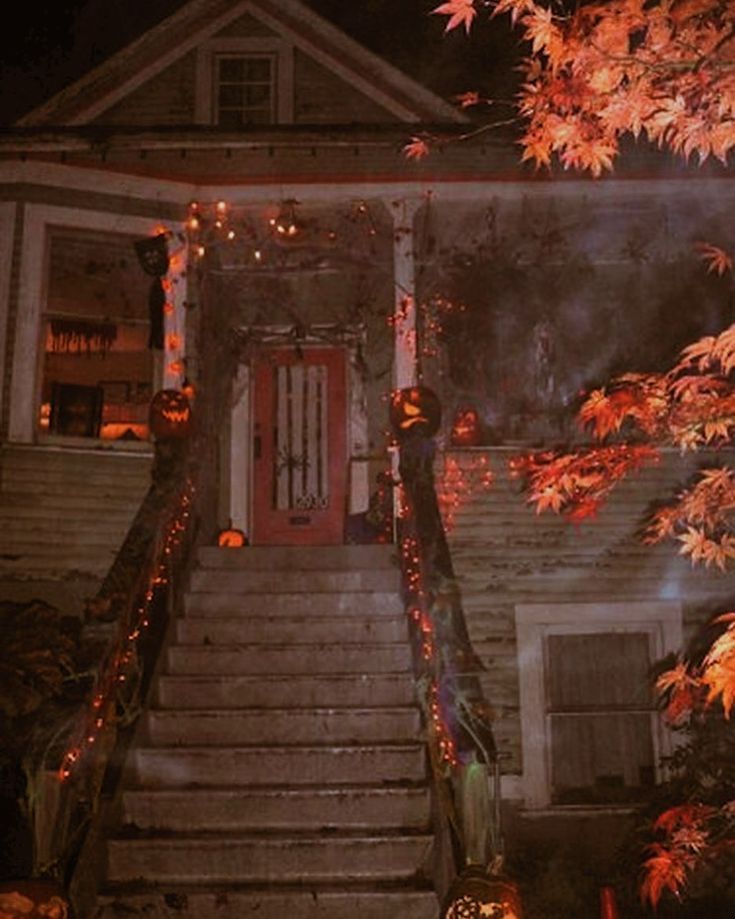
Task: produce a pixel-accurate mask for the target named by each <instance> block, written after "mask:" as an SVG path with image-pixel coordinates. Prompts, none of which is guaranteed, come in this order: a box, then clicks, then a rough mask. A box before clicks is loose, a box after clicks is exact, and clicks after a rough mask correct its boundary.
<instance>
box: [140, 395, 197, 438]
mask: <svg viewBox="0 0 735 919" xmlns="http://www.w3.org/2000/svg"><path fill="white" fill-rule="evenodd" d="M148 419H149V425H150V429H151V433H152V434H153V435H155V437H156V439H157V440H181V439H183V438H185V437H188V436H189V433H190V432H191V405H190V404H189V400H188V399H187V398H186V396H185V395H184V393H182V392H179V390H178V389H161V390H159V392H157V393H156V394H155V396H154V397H153V399H152V400H151V405H150V410H149V413H148Z"/></svg>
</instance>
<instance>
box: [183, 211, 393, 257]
mask: <svg viewBox="0 0 735 919" xmlns="http://www.w3.org/2000/svg"><path fill="white" fill-rule="evenodd" d="M186 233H187V238H188V245H189V251H190V253H191V254H192V256H193V257H194V260H195V261H196V260H200V259H202V258H204V256H205V255H206V254H207V252H208V251H209V250H210V249H212V248H219V247H222V246H227V247H228V248H229V249H230V250H237V252H238V255H239V258H240V259H241V260H242V262H243V264H244V265H245V266H247V265H248V264H249V265H250V267H252V268H254V269H256V268H258V267H259V266H262V267H267V266H269V265H277V264H278V263H279V262H280V261H282V259H283V250H284V249H288V248H291V247H293V246H296V245H297V244H304V245H305V244H309V245H311V246H314V247H326V248H328V249H329V248H334V247H335V245H336V244H337V243H343V244H344V245H345V247H346V248H347V249H351V250H354V249H355V244H356V242H357V241H358V240H359V239H360V238H361V239H362V240H363V241H364V242H366V243H367V244H368V246H369V244H370V241H371V240H372V239H373V238H374V237H376V236H377V235H378V223H377V222H376V220H375V218H374V216H373V213H372V211H371V208H370V206H369V204H368V203H367V202H366V201H362V200H359V201H355V202H353V203H352V204H350V205H349V206H348V207H347V209H346V210H341V211H339V212H338V213H334V214H331V215H330V216H329V217H328V218H327V219H319V218H318V217H317V216H316V214H314V213H312V214H309V215H308V216H306V215H305V214H304V209H303V206H302V204H301V202H300V201H297V200H296V199H295V198H284V199H283V200H281V201H279V202H277V203H275V204H273V205H267V206H256V205H250V206H243V205H231V204H230V203H228V202H227V201H224V200H220V201H216V202H214V203H209V204H206V203H201V202H198V201H192V202H191V204H190V205H189V213H188V217H187V220H186Z"/></svg>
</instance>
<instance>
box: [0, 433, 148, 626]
mask: <svg viewBox="0 0 735 919" xmlns="http://www.w3.org/2000/svg"><path fill="white" fill-rule="evenodd" d="M150 468H151V453H150V451H147V452H146V449H145V447H141V448H140V449H139V450H138V451H137V452H130V451H125V450H112V449H109V448H108V449H97V450H94V449H73V448H59V447H37V446H18V445H6V446H4V447H3V449H2V452H0V594H1V595H2V597H3V598H4V599H13V600H28V599H31V598H33V597H40V598H41V599H46V600H47V601H48V602H50V603H52V604H53V605H55V606H57V607H59V608H60V609H62V610H63V611H64V612H68V613H72V614H74V613H76V614H78V613H79V612H80V610H81V608H82V601H83V598H84V597H86V596H90V595H92V594H94V591H95V590H96V587H97V585H98V584H99V582H100V580H101V579H102V578H103V577H104V575H105V573H106V572H107V570H108V568H109V567H110V565H111V563H112V561H113V559H114V558H115V554H116V553H117V551H118V549H119V548H120V545H121V544H122V541H123V538H124V536H125V533H126V532H127V530H128V527H129V526H130V523H131V522H132V520H133V517H134V516H135V513H136V511H137V510H138V507H139V506H140V502H141V501H142V500H143V497H144V495H145V493H146V491H147V489H148V486H149V484H150Z"/></svg>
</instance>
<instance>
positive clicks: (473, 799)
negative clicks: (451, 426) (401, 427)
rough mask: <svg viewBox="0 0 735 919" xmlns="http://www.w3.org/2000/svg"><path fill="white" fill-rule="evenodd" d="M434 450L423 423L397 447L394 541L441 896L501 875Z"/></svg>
mask: <svg viewBox="0 0 735 919" xmlns="http://www.w3.org/2000/svg"><path fill="white" fill-rule="evenodd" d="M434 459H435V444H434V440H433V438H432V437H430V436H427V434H426V432H425V431H424V430H423V429H422V427H421V426H420V425H416V426H415V427H412V429H411V432H410V434H409V436H405V437H401V438H400V444H399V466H398V472H399V480H400V481H399V489H398V493H399V497H398V502H397V504H398V520H397V539H398V545H399V550H400V562H401V570H402V581H403V593H404V601H405V606H406V612H407V615H408V620H409V623H410V636H411V645H412V655H413V665H414V676H415V681H416V688H417V693H418V699H419V702H420V705H421V707H422V709H423V715H424V724H425V728H426V732H427V747H428V754H429V762H430V767H431V775H432V779H433V792H434V802H435V806H434V813H435V816H436V822H435V843H436V845H435V857H434V865H433V868H434V872H433V873H434V882H435V886H436V889H437V893H438V895H439V897H440V899H443V898H444V896H445V894H446V892H447V890H448V888H449V885H450V884H451V882H452V881H453V880H454V879H455V877H456V876H457V875H458V874H460V873H461V872H462V871H463V869H465V868H467V867H468V866H480V867H482V868H483V869H485V868H486V869H488V870H490V871H491V872H493V871H496V870H499V868H500V864H501V862H502V856H503V840H502V836H501V830H500V772H499V765H498V752H497V748H496V744H495V740H494V737H493V732H492V728H491V723H490V722H491V710H490V707H489V705H488V703H487V701H486V700H485V698H484V695H483V691H482V686H481V683H480V678H479V674H480V673H481V672H482V670H483V669H484V668H483V666H482V664H481V662H480V661H479V659H478V657H477V655H476V654H475V652H474V650H473V648H472V643H471V641H470V636H469V634H468V631H467V624H466V621H465V617H464V612H463V609H462V603H461V596H460V591H459V586H458V584H457V579H456V577H455V572H454V568H453V565H452V559H451V554H450V550H449V545H448V542H447V538H446V533H445V530H444V525H443V522H442V518H441V513H440V509H439V503H438V500H437V493H436V487H435V478H434Z"/></svg>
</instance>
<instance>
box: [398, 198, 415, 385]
mask: <svg viewBox="0 0 735 919" xmlns="http://www.w3.org/2000/svg"><path fill="white" fill-rule="evenodd" d="M421 203H422V202H421V201H420V200H416V199H411V200H405V199H404V200H400V201H392V202H391V203H390V211H391V214H392V215H393V283H394V290H395V295H394V310H393V334H394V336H395V337H394V344H393V388H394V389H403V388H404V387H405V386H413V385H414V383H416V382H417V379H416V356H417V355H416V344H417V341H416V274H415V265H414V230H413V220H414V217H415V215H416V211H417V210H418V209H419V207H420V206H421Z"/></svg>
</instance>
